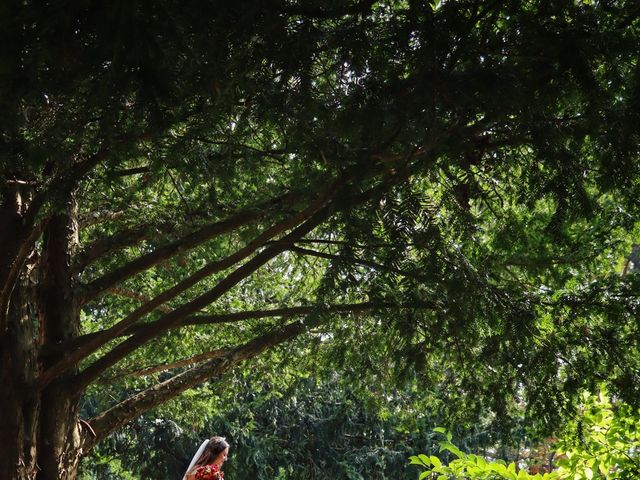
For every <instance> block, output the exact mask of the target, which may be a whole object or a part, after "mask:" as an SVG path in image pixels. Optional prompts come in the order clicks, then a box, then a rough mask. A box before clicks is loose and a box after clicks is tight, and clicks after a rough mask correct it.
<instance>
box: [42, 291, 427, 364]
mask: <svg viewBox="0 0 640 480" xmlns="http://www.w3.org/2000/svg"><path fill="white" fill-rule="evenodd" d="M376 308H436V305H435V304H434V303H415V304H412V305H397V304H393V303H385V302H362V303H347V304H340V305H330V306H323V307H317V306H311V305H309V306H296V307H283V308H274V309H267V310H247V311H244V312H231V313H220V314H215V315H195V316H192V317H187V318H186V319H185V320H183V321H181V322H179V323H177V324H176V325H174V326H173V327H171V329H174V328H183V327H188V326H193V325H216V324H221V323H235V322H241V321H244V320H257V319H261V318H274V317H280V318H290V317H296V316H302V315H308V314H309V313H312V312H317V311H322V312H364V311H368V310H372V309H376ZM155 328H156V327H155V322H151V323H142V324H134V325H131V326H130V327H129V328H127V329H126V330H125V331H123V332H121V333H120V334H119V335H118V337H124V336H128V335H132V334H134V333H137V332H140V331H142V330H146V329H150V330H155ZM105 331H106V330H102V331H99V332H93V333H88V334H86V335H82V336H79V337H76V338H74V339H73V340H72V341H70V342H67V343H61V344H56V345H50V346H46V347H45V348H43V349H42V350H41V352H40V355H41V356H42V357H46V356H50V355H56V354H60V353H63V352H65V351H69V350H73V349H76V348H80V347H82V346H83V345H84V344H86V343H87V342H88V341H90V340H92V339H94V338H96V337H98V336H99V335H102V334H103V333H104V332H105Z"/></svg>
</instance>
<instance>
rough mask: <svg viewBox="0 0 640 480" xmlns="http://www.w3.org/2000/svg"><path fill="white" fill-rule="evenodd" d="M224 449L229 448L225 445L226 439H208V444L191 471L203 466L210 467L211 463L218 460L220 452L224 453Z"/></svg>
mask: <svg viewBox="0 0 640 480" xmlns="http://www.w3.org/2000/svg"><path fill="white" fill-rule="evenodd" d="M225 448H229V444H228V443H227V439H226V438H224V437H211V438H210V439H209V443H207V446H206V447H205V449H204V452H202V455H200V458H199V459H198V461H197V462H196V463H195V465H194V466H193V468H192V469H191V470H194V469H196V468H198V467H200V466H203V465H211V464H212V463H213V461H214V460H215V459H216V458H218V455H220V454H221V453H222V452H224V449H225Z"/></svg>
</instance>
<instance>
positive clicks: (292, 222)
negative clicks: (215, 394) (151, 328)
mask: <svg viewBox="0 0 640 480" xmlns="http://www.w3.org/2000/svg"><path fill="white" fill-rule="evenodd" d="M340 183H341V180H336V181H335V182H333V183H332V184H331V185H330V187H329V188H328V189H326V190H325V191H324V192H322V193H321V194H320V195H319V197H318V198H316V199H315V200H314V201H313V202H312V203H311V204H310V205H309V206H308V207H307V208H306V209H304V210H303V211H301V212H298V213H296V214H294V215H292V216H290V217H289V218H287V219H286V220H284V221H282V222H280V223H278V224H276V225H274V226H272V227H271V228H269V229H267V230H265V231H264V232H263V233H262V234H260V235H259V236H258V237H256V238H255V239H254V240H253V241H252V242H250V243H249V244H247V245H246V246H245V247H244V248H242V249H240V250H238V251H237V252H235V253H234V254H232V255H230V256H228V257H226V258H224V259H221V260H218V261H215V262H212V263H210V264H208V265H206V266H205V267H203V268H201V269H200V270H199V271H197V272H196V273H194V274H193V275H191V276H190V277H188V278H186V279H184V280H183V281H181V282H180V283H178V284H177V285H175V286H174V287H172V288H170V289H168V290H166V291H164V292H163V293H161V294H160V295H158V296H157V297H155V298H154V299H153V300H151V301H150V302H147V303H146V304H144V305H142V306H141V307H139V308H137V309H136V310H134V311H133V312H132V313H130V314H129V315H127V317H125V318H124V319H123V320H121V321H120V322H118V323H117V324H116V325H114V326H113V327H111V328H110V329H108V330H105V331H104V332H103V333H101V334H100V335H99V336H97V337H95V338H92V339H90V340H89V341H88V342H87V343H86V344H85V345H83V346H82V347H81V348H79V349H77V350H76V351H74V352H72V353H71V354H69V355H67V356H65V357H64V358H63V359H61V360H60V361H59V362H58V363H57V364H55V365H53V366H52V367H50V368H49V369H48V370H46V371H45V372H43V373H42V375H41V376H40V379H39V383H40V385H41V386H42V387H44V386H45V385H47V384H48V383H49V382H51V380H53V379H54V378H55V377H56V376H57V375H59V374H60V373H62V372H63V371H64V370H66V369H68V368H70V367H72V366H73V365H75V364H76V363H77V362H78V361H80V360H82V359H83V358H85V357H87V356H88V355H90V354H91V353H93V352H95V351H96V350H97V349H98V348H100V347H101V346H102V345H104V344H105V343H107V342H108V341H110V340H113V339H114V338H117V337H118V336H119V335H120V334H122V333H123V332H124V331H126V329H127V328H129V327H130V326H131V325H133V324H134V323H135V322H137V321H138V320H139V319H140V318H142V317H143V316H144V315H146V314H147V313H149V312H151V311H152V310H153V309H154V308H156V307H158V306H159V305H161V304H163V303H165V302H166V301H168V300H169V299H171V298H173V297H175V296H176V295H178V294H179V293H181V292H183V291H185V290H187V289H188V288H190V287H191V286H193V285H195V284H196V283H197V282H198V281H200V280H202V279H203V278H206V277H208V276H210V275H213V274H214V273H217V272H220V271H222V270H225V269H227V268H230V267H231V266H233V265H235V264H236V263H238V262H240V261H242V260H244V259H245V258H248V257H249V256H250V255H251V254H253V253H254V252H255V251H256V250H257V249H258V248H260V247H261V246H263V245H264V244H265V243H266V242H267V241H268V240H270V239H271V238H272V237H274V236H275V235H278V234H280V233H282V232H285V231H287V230H289V229H291V228H293V227H295V226H296V225H297V224H299V223H300V222H301V221H303V220H305V219H307V218H308V217H310V216H312V215H313V214H314V213H315V212H316V211H317V210H318V209H319V208H320V207H321V206H322V205H323V204H324V203H325V202H326V201H328V200H329V199H330V198H331V196H332V195H333V194H334V193H335V190H336V189H337V187H338V185H339V184H340ZM305 233H306V232H305ZM303 234H304V233H303ZM282 250H284V248H283V247H282V246H278V247H273V248H272V251H273V252H276V253H274V256H275V255H277V254H278V253H279V252H280V251H282ZM263 254H264V252H263ZM254 260H255V259H254ZM266 261H268V260H265V262H266ZM241 268H242V267H241ZM257 268H259V267H257ZM250 273H252V272H248V273H247V275H249V274H250ZM231 275H233V273H232V274H231ZM231 275H230V276H231ZM227 278H229V277H227ZM225 280H227V279H224V280H222V281H221V284H222V285H224V282H225ZM238 281H239V280H238ZM232 287H233V285H231V286H229V288H232ZM214 290H215V289H214ZM226 291H227V290H224V291H222V293H220V295H222V294H224V293H225V292H226ZM200 298H201V297H200ZM197 300H198V299H196V300H194V302H196V301H197ZM214 300H215V299H214ZM214 300H211V301H208V302H205V303H203V304H202V306H198V307H195V308H193V309H192V307H191V306H192V304H193V302H190V303H188V304H186V305H184V306H183V307H181V309H178V313H176V311H174V312H172V313H171V314H168V315H169V316H170V317H169V318H170V320H167V321H168V322H175V323H177V322H179V321H180V320H181V319H182V318H185V317H186V316H188V315H190V314H192V313H194V312H195V311H197V310H199V309H200V308H202V307H204V306H206V305H208V304H209V303H211V302H212V301H214ZM171 315H179V317H177V319H174V317H173V316H171ZM164 318H165V317H162V318H161V320H163V319H164ZM162 331H164V330H162ZM162 331H160V332H157V333H156V335H158V334H160V333H161V332H162ZM152 336H153V335H152ZM152 336H150V337H149V338H152ZM145 341H146V340H145Z"/></svg>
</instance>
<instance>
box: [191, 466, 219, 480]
mask: <svg viewBox="0 0 640 480" xmlns="http://www.w3.org/2000/svg"><path fill="white" fill-rule="evenodd" d="M194 478H195V479H196V480H224V473H222V470H220V467H219V466H218V465H216V464H215V463H213V464H211V465H202V466H200V467H198V468H196V471H195V472H194Z"/></svg>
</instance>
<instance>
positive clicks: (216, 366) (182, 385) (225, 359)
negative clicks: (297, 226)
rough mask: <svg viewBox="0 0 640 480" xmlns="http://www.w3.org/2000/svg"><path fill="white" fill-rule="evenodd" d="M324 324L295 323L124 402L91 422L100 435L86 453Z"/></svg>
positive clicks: (89, 439)
mask: <svg viewBox="0 0 640 480" xmlns="http://www.w3.org/2000/svg"><path fill="white" fill-rule="evenodd" d="M319 323H321V319H319V318H316V319H315V320H314V321H312V322H308V323H305V322H293V323H290V324H288V325H285V326H284V327H282V328H279V329H277V330H274V331H272V332H269V333H267V334H265V335H261V336H259V337H256V338H254V339H253V340H251V341H249V342H247V343H245V344H244V345H240V346H238V347H236V348H233V349H231V350H229V351H228V352H227V353H225V354H223V355H221V356H219V357H216V358H214V359H212V360H209V361H207V362H206V363H204V364H202V365H199V366H196V367H194V368H191V369H189V370H187V371H186V372H183V373H180V374H178V375H175V376H173V377H171V378H170V379H168V380H165V381H164V382H161V383H159V384H156V385H154V386H152V387H149V388H147V389H146V390H143V391H142V392H140V393H138V394H136V395H133V396H132V397H130V398H128V399H126V400H124V401H123V402H120V403H119V404H117V405H115V406H113V407H112V408H110V409H109V410H107V411H105V412H103V413H101V414H100V415H98V416H96V417H94V418H92V419H91V420H89V424H90V425H91V427H92V428H93V430H94V431H95V432H96V436H95V437H85V441H84V445H83V446H84V450H85V451H88V450H90V449H91V448H93V447H94V446H95V445H96V443H98V442H100V441H101V440H102V439H103V438H105V437H107V436H108V435H109V434H111V433H112V432H114V431H115V430H117V429H118V428H120V427H121V426H123V425H125V424H127V423H128V422H130V421H131V420H133V419H134V418H136V417H138V416H139V415H142V414H143V413H145V412H146V411H148V410H151V409H152V408H154V407H156V406H158V405H160V404H162V403H164V402H166V401H167V400H169V399H171V398H174V397H177V396H178V395H180V394H181V393H182V392H184V391H185V390H188V389H190V388H193V387H195V386H196V385H198V384H200V383H202V382H204V381H205V380H208V379H211V378H213V377H217V376H220V375H222V374H223V373H225V372H227V371H228V370H229V369H231V368H233V367H235V366H236V365H238V364H240V363H241V362H243V361H244V360H247V359H250V358H253V357H255V356H257V355H259V354H261V353H262V352H264V351H265V350H267V349H269V348H270V347H273V346H276V345H279V344H282V343H284V342H286V341H289V340H291V339H293V338H295V337H297V336H298V335H300V334H302V333H304V332H305V331H306V330H307V328H310V327H313V326H316V325H317V324H319Z"/></svg>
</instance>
